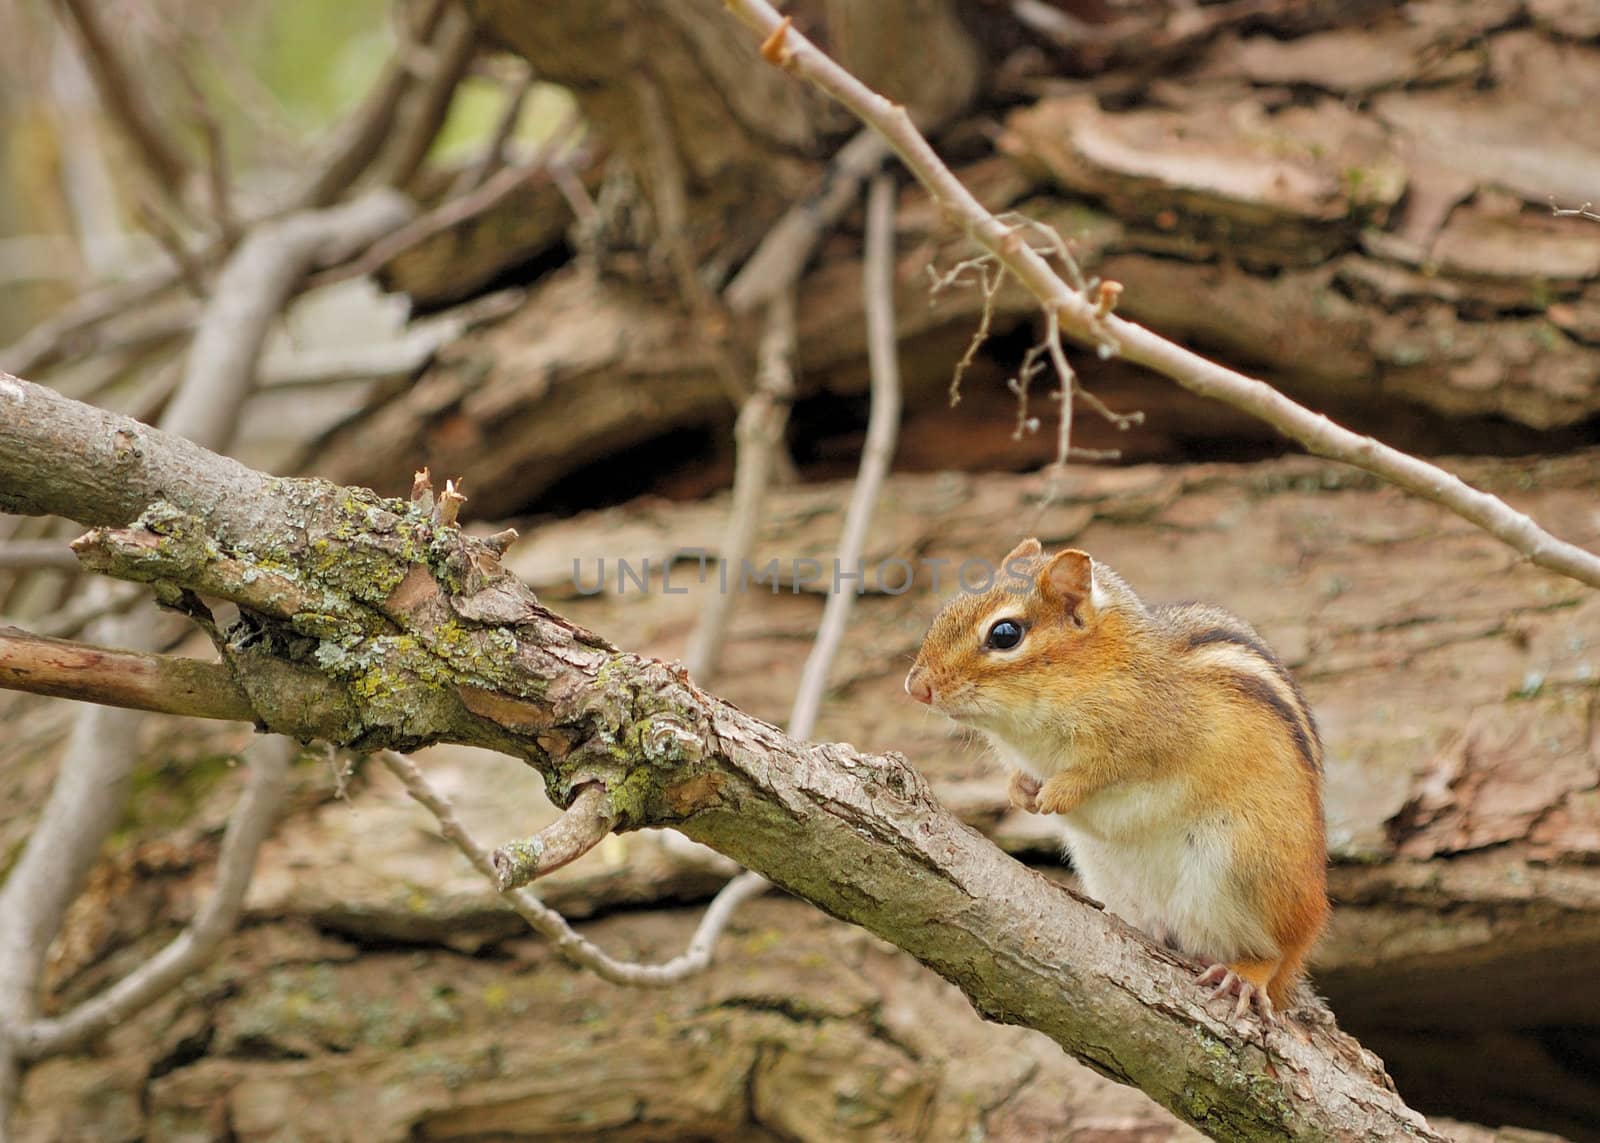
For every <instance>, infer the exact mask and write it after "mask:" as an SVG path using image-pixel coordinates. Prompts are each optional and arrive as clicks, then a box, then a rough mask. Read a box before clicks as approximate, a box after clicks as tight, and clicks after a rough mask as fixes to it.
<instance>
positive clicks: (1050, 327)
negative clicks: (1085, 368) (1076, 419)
mask: <svg viewBox="0 0 1600 1143" xmlns="http://www.w3.org/2000/svg"><path fill="white" fill-rule="evenodd" d="M1044 344H1045V349H1046V350H1047V351H1048V352H1049V354H1050V364H1051V365H1053V366H1055V370H1056V380H1057V381H1059V382H1060V385H1061V389H1060V391H1059V397H1060V400H1061V416H1060V419H1059V422H1058V424H1059V428H1058V429H1057V430H1056V463H1055V467H1056V468H1057V469H1061V468H1065V467H1066V466H1067V457H1068V455H1069V454H1070V453H1071V451H1072V396H1073V393H1074V392H1076V391H1077V388H1078V377H1077V374H1075V373H1074V372H1073V371H1072V366H1071V365H1069V364H1067V353H1066V350H1064V349H1062V348H1061V323H1060V321H1059V320H1058V319H1057V317H1056V312H1055V311H1054V310H1051V311H1050V314H1049V320H1048V322H1047V325H1046V329H1045V335H1044Z"/></svg>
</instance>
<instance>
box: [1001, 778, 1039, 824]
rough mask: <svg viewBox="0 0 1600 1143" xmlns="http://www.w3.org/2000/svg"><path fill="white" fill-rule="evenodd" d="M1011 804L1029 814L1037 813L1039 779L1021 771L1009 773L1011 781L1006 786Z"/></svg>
mask: <svg viewBox="0 0 1600 1143" xmlns="http://www.w3.org/2000/svg"><path fill="white" fill-rule="evenodd" d="M1006 793H1007V795H1009V796H1010V798H1011V804H1012V805H1013V806H1016V807H1017V809H1019V810H1026V811H1027V812H1028V813H1030V814H1036V813H1038V812H1039V779H1037V778H1035V777H1034V776H1033V775H1032V774H1024V773H1023V772H1022V771H1021V770H1013V771H1011V781H1010V782H1009V783H1007V785H1006Z"/></svg>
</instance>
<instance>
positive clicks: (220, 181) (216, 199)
mask: <svg viewBox="0 0 1600 1143" xmlns="http://www.w3.org/2000/svg"><path fill="white" fill-rule="evenodd" d="M173 64H174V66H175V67H176V68H177V72H178V78H179V79H180V80H182V82H183V86H184V90H185V91H186V92H187V93H188V96H189V112H190V115H191V116H192V117H193V118H194V121H195V123H196V125H197V126H198V127H199V129H200V138H201V139H202V140H203V141H204V143H205V159H206V194H207V197H208V199H209V200H210V201H209V206H210V208H211V221H212V223H213V224H214V225H215V226H216V232H217V235H218V237H220V238H221V239H222V241H223V243H224V244H226V245H232V244H233V241H234V239H235V238H236V237H237V236H238V233H239V220H238V218H237V217H235V215H234V213H233V193H232V184H233V180H232V178H231V177H230V175H229V174H228V148H227V143H226V141H225V140H224V138H223V134H222V123H221V122H220V121H219V120H218V119H217V114H216V112H215V111H213V110H212V108H211V102H210V100H208V99H207V98H206V93H205V91H204V90H202V89H201V87H200V83H199V81H198V80H196V79H195V77H194V72H193V71H192V70H191V69H190V67H189V65H188V62H187V61H186V60H185V59H184V53H183V51H182V50H181V48H180V49H178V50H175V51H174V53H173Z"/></svg>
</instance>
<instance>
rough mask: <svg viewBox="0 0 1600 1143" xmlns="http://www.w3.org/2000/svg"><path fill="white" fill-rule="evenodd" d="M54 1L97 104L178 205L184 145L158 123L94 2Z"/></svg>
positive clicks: (185, 173)
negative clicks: (74, 38)
mask: <svg viewBox="0 0 1600 1143" xmlns="http://www.w3.org/2000/svg"><path fill="white" fill-rule="evenodd" d="M59 3H60V6H61V8H62V10H63V11H65V13H66V14H67V16H68V17H69V18H70V20H71V22H72V26H73V29H74V30H75V31H76V32H77V33H78V41H79V43H80V44H81V45H82V46H83V58H84V60H85V62H86V63H87V64H88V66H89V72H90V74H91V75H93V76H94V82H95V87H96V88H97V89H98V90H99V92H100V105H101V107H102V108H103V109H104V111H105V113H106V115H107V116H109V117H110V118H111V120H112V121H113V122H115V123H116V124H117V126H118V127H119V128H121V130H122V133H123V134H124V135H126V136H127V137H128V141H129V142H130V143H132V145H133V150H134V153H135V154H137V155H138V156H139V159H140V161H141V162H142V163H143V164H144V166H145V168H146V169H147V170H148V171H149V172H150V175H151V179H152V181H153V182H154V183H155V185H156V186H157V187H158V188H160V190H161V191H162V192H163V193H164V194H165V195H167V196H168V198H169V199H170V200H171V201H172V202H173V203H175V204H176V205H178V206H179V207H180V208H181V207H182V205H183V192H184V187H185V184H186V183H187V181H188V177H189V162H188V160H187V159H186V158H185V157H184V154H183V149H182V148H181V147H179V146H178V145H177V143H175V142H174V141H173V140H172V139H170V138H169V137H168V136H167V134H166V132H165V130H163V128H162V127H161V119H160V116H158V115H157V114H156V113H155V111H154V110H153V109H152V108H151V107H150V105H149V104H148V103H147V102H146V101H145V88H144V86H143V85H142V84H139V83H137V82H135V81H134V79H133V78H132V77H131V76H130V75H129V74H128V70H127V67H126V66H125V65H124V64H123V62H122V59H121V57H120V56H119V55H118V54H117V51H116V49H115V48H114V47H113V46H112V39H111V36H110V35H109V34H108V33H107V32H106V30H105V29H104V28H103V27H101V25H100V13H99V11H98V10H97V8H96V6H95V5H94V4H92V3H90V2H89V0H59Z"/></svg>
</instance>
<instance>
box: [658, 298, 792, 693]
mask: <svg viewBox="0 0 1600 1143" xmlns="http://www.w3.org/2000/svg"><path fill="white" fill-rule="evenodd" d="M795 351H796V345H795V334H794V294H793V293H792V292H790V291H785V292H783V293H781V294H779V295H778V296H777V297H775V298H774V299H773V300H772V301H771V302H770V303H768V306H767V319H766V325H765V327H764V330H763V333H762V336H761V349H760V362H759V369H758V374H757V378H756V388H755V392H753V393H752V394H750V396H749V397H748V398H746V399H745V402H744V405H743V406H742V407H741V408H740V410H739V419H738V420H737V421H736V422H735V423H734V428H733V435H734V440H735V448H736V453H735V458H734V469H733V496H732V503H731V504H730V505H729V508H728V522H727V524H726V525H725V526H724V528H723V533H722V548H721V550H720V551H719V552H718V553H717V555H718V558H719V559H722V560H724V561H726V563H727V564H728V565H729V566H732V567H739V566H741V564H742V562H743V561H744V560H745V559H746V558H747V557H748V556H749V555H750V550H751V548H752V547H753V545H754V544H755V536H756V528H757V526H758V525H759V523H760V521H761V506H762V504H763V503H764V502H765V500H766V492H767V487H768V485H769V484H770V483H771V480H772V474H773V471H774V469H775V467H776V462H777V460H778V458H779V455H780V452H781V450H782V449H783V443H784V427H785V426H786V425H787V424H788V423H789V408H790V405H791V403H792V402H793V400H794V358H795ZM736 598H737V596H736V595H735V594H733V593H731V592H726V591H713V592H709V593H707V595H706V602H705V606H704V607H702V608H701V611H700V615H699V618H698V619H697V620H696V621H695V627H694V633H693V634H692V635H691V636H690V637H689V649H688V651H687V653H686V654H685V656H684V663H685V665H686V666H687V668H688V671H689V674H690V675H691V676H693V677H694V678H696V679H699V680H700V682H701V683H709V682H710V681H711V680H712V679H713V678H715V677H716V669H717V657H718V655H719V654H720V653H721V651H722V642H723V640H724V639H725V638H726V636H727V630H728V623H729V622H730V620H731V619H732V617H733V604H734V600H735V599H736Z"/></svg>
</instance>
